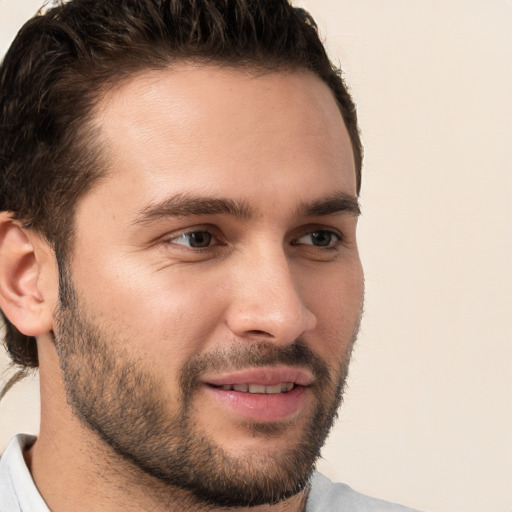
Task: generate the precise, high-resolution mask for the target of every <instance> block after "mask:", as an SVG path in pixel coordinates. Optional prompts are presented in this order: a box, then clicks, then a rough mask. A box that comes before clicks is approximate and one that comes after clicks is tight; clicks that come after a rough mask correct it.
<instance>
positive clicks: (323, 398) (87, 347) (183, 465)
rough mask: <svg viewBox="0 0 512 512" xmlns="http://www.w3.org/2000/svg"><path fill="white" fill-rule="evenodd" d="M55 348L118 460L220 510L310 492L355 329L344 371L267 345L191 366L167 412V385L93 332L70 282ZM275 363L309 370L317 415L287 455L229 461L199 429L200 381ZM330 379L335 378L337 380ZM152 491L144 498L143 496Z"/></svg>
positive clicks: (273, 429)
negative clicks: (217, 372)
mask: <svg viewBox="0 0 512 512" xmlns="http://www.w3.org/2000/svg"><path fill="white" fill-rule="evenodd" d="M56 326H57V328H56V332H55V343H56V347H57V351H58V354H59V359H60V364H61V370H62V376H63V380H64V384H65V386H66V393H67V399H68V402H69V403H70V404H71V406H72V409H73V412H74V414H75V415H76V416H77V417H78V418H79V420H80V421H81V423H82V424H83V425H84V426H85V427H87V428H88V429H90V430H92V431H94V432H95V433H96V434H97V435H99V437H100V438H101V439H102V440H103V441H104V442H105V443H106V444H107V446H108V447H109V448H110V449H112V450H113V451H114V452H115V453H116V454H117V456H119V457H121V458H122V459H123V460H124V461H127V462H128V463H130V464H131V466H132V467H133V468H134V469H135V471H142V472H143V473H144V474H145V475H149V476H151V477H153V478H156V479H157V480H158V482H159V486H160V487H161V484H164V486H165V487H166V488H168V489H169V492H170V493H172V492H173V489H174V491H176V489H181V490H182V491H185V492H186V493H187V494H188V495H189V496H190V497H191V502H192V503H194V502H195V503H196V504H198V505H199V504H204V505H209V506H216V507H247V506H256V505H263V504H275V503H278V502H280V501H282V500H285V499H287V498H289V497H291V496H293V495H295V494H297V493H298V492H300V491H301V490H303V489H304V488H305V487H306V486H307V485H308V483H309V480H310V477H311V475H312V472H313V470H314V467H315V462H316V460H317V458H318V457H319V454H320V449H321V447H322V446H323V444H324V442H325V439H326V438H327V435H328V433H329V431H330V429H331V427H332V425H333V423H334V420H335V418H336V416H337V410H338V408H339V406H340V404H341V401H342V396H343V389H344V386H345V380H346V377H347V373H348V363H349V359H350V353H351V350H352V345H353V342H354V340H355V337H356V334H357V327H356V328H355V332H354V333H353V337H352V340H351V341H350V343H349V346H348V347H347V350H346V353H345V354H343V358H342V360H341V362H338V363H337V366H338V368H334V367H330V366H329V365H327V364H326V363H325V362H324V361H323V360H322V359H321V358H320V357H319V356H318V355H316V354H315V353H314V352H313V351H312V350H311V349H310V348H309V347H308V346H307V344H306V343H304V342H303V341H302V340H296V341H295V342H294V343H293V344H291V345H288V346H286V347H278V346H276V345H274V344H272V343H271V342H267V341H261V342H257V343H255V344H248V345H246V346H237V347H234V348H233V349H231V350H229V351H228V352H225V351H222V352H220V351H219V352H209V353H207V354H201V355H198V356H194V357H192V358H191V359H190V360H189V361H188V362H187V363H186V364H185V365H184V366H183V368H182V369H181V372H180V378H179V383H180V389H179V391H180V398H179V400H177V401H176V403H174V404H171V405H173V406H174V407H173V409H174V412H170V407H169V402H170V398H169V394H165V393H164V392H162V389H165V388H164V384H163V383H162V382H159V381H157V379H156V378H155V376H154V374H153V373H152V372H151V371H148V370H147V369H146V368H144V364H142V363H141V362H140V361H138V360H137V359H135V358H133V356H131V357H130V356H129V355H128V351H127V350H126V349H125V348H124V347H125V345H127V344H128V343H129V340H125V339H119V336H116V335H115V334H113V333H112V332H111V331H112V329H110V330H109V329H107V328H106V327H105V326H101V325H98V323H94V322H93V321H91V319H90V318H89V317H88V315H87V311H86V309H85V308H84V307H81V306H80V305H79V301H78V300H77V296H76V293H75V292H74V290H73V288H72V286H71V285H70V283H67V286H66V300H65V305H63V306H62V307H61V308H60V310H59V311H58V312H57V313H56ZM278 364H284V365H291V366H299V367H302V368H307V369H309V370H311V371H312V373H313V375H314V376H315V383H314V385H313V386H312V388H311V391H312V393H313V395H314V407H313V411H312V412H311V413H310V416H309V418H305V419H304V426H303V428H302V435H301V436H298V438H297V437H296V436H294V438H293V439H292V438H290V439H289V441H290V443H289V445H288V446H287V447H286V448H283V450H282V451H280V452H276V451H273V452H272V453H266V454H265V453H263V451H262V450H258V453H255V450H252V451H250V452H246V453H244V454H243V456H239V457H235V456H231V455H230V454H228V453H227V451H226V450H224V449H223V448H222V447H221V446H219V445H218V444H216V443H215V441H214V440H213V439H211V438H210V437H209V436H208V433H207V432H205V431H202V430H201V429H200V428H199V427H198V426H197V425H196V424H195V422H194V419H193V413H194V397H195V394H196V392H197V391H198V386H199V378H200V376H201V375H203V374H205V373H206V372H207V371H211V370H217V369H218V370H226V369H228V370H237V369H242V368H247V367H254V366H275V365H278ZM333 376H334V377H333ZM246 428H247V430H248V434H250V435H251V436H252V437H259V438H261V442H262V446H264V444H265V440H266V439H268V438H271V437H273V436H278V435H283V434H284V433H286V430H287V429H288V428H290V425H289V424H288V423H287V422H277V423H253V422H248V423H247V424H246ZM146 492H147V491H146Z"/></svg>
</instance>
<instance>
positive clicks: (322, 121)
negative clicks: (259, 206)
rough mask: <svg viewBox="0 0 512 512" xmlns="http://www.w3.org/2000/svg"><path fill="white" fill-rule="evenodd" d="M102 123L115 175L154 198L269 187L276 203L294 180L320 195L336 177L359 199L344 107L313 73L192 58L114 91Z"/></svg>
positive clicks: (99, 116)
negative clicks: (231, 65) (248, 69)
mask: <svg viewBox="0 0 512 512" xmlns="http://www.w3.org/2000/svg"><path fill="white" fill-rule="evenodd" d="M96 120H97V122H98V124H99V133H100V135H99V136H100V139H101V140H100V142H101V145H102V146H103V150H104V151H105V153H106V161H107V165H108V170H107V179H106V181H107V182H108V181H110V180H111V181H118V185H119V184H121V183H122V188H123V190H124V192H128V191H129V190H130V189H133V191H134V192H135V191H136V193H137V197H140V198H141V200H142V199H143V198H142V196H144V200H146V201H147V202H151V201H154V200H158V198H159V197H158V196H161V195H162V194H165V193H167V194H171V193H172V194H176V193H189V192H197V193H201V194H203V195H204V194H205V193H206V194H212V195H215V194H221V195H224V196H225V195H226V192H230V193H232V194H236V195H238V196H240V195H247V196H250V195H251V193H253V195H256V196H257V195H258V194H261V192H262V183H266V184H267V185H268V186H267V188H265V189H264V190H263V192H264V194H265V195H268V197H269V200H276V198H277V197H278V196H279V194H277V193H276V192H277V191H279V192H280V195H281V196H282V195H283V194H285V193H286V192H287V191H289V190H290V187H291V186H292V188H293V185H294V184H295V185H296V187H300V188H301V189H302V190H307V191H311V192H312V193H314V191H315V190H316V189H320V188H322V183H325V182H326V179H330V183H329V184H328V185H326V187H327V186H329V187H333V186H334V187H336V188H338V189H341V190H342V191H343V192H345V193H350V194H353V195H355V170H354V160H353V152H352V147H351V144H350V139H349V137H348V134H347V131H346V129H345V126H344V123H343V119H342V117H341V114H340V111H339V109H338V107H337V104H336V101H335V99H334V97H333V95H332V93H331V91H330V90H329V88H328V87H327V86H326V85H325V84H324V83H323V82H322V81H321V80H320V79H319V78H317V77H316V76H315V75H313V74H311V73H309V72H307V71H280V72H272V73H258V72H256V71H255V72H246V71H242V70H238V69H232V68H226V67H219V66H214V65H192V64H182V65H179V66H173V67H172V68H169V69H163V70H155V71H148V72H145V73H142V74H139V75H138V76H136V77H133V78H131V79H130V80H129V81H125V82H124V83H122V84H121V85H120V86H119V87H118V88H116V89H115V90H113V91H110V92H109V93H107V94H106V95H105V96H104V97H103V99H102V101H101V102H100V104H99V106H98V108H97V112H96ZM334 182H336V183H334ZM324 188H325V187H324ZM326 192H329V191H325V190H319V193H322V194H325V193H326Z"/></svg>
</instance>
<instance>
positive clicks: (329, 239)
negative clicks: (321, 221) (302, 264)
mask: <svg viewBox="0 0 512 512" xmlns="http://www.w3.org/2000/svg"><path fill="white" fill-rule="evenodd" d="M340 240H341V236H340V235H338V234H337V233H335V232H334V231H328V230H326V229H317V230H315V231H312V232H311V233H307V234H306V235H303V236H301V237H300V238H298V239H297V240H295V241H294V242H293V245H299V244H304V245H313V246H314V247H332V246H334V245H335V244H336V243H337V242H339V241H340Z"/></svg>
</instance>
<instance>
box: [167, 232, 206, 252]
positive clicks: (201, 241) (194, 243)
mask: <svg viewBox="0 0 512 512" xmlns="http://www.w3.org/2000/svg"><path fill="white" fill-rule="evenodd" d="M212 240H213V236H212V234H211V233H210V232H208V231H191V232H189V233H183V234H181V235H180V236H177V237H176V238H173V239H172V240H170V242H171V243H174V244H179V245H187V246H189V247H193V248H197V249H202V248H205V247H209V246H210V245H211V243H212Z"/></svg>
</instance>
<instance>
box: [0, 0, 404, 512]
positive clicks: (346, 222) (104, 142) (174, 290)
mask: <svg viewBox="0 0 512 512" xmlns="http://www.w3.org/2000/svg"><path fill="white" fill-rule="evenodd" d="M0 112H1V116H2V128H1V130H2V131H1V133H0V145H1V146H0V147H1V149H0V171H1V173H2V189H1V193H0V194H1V205H0V210H1V211H2V213H1V217H0V308H1V310H2V313H3V316H4V319H5V330H6V339H5V342H6V346H7V348H8V351H9V353H10V355H11V357H12V359H13V361H14V362H15V363H17V364H18V365H21V366H22V367H25V368H30V367H38V368H39V372H40V382H41V408H42V414H41V428H40V434H39V436H38V438H37V439H35V438H32V437H29V436H23V435H20V436H18V437H16V438H15V439H14V440H13V441H12V442H11V444H10V445H9V447H8V448H7V450H6V452H5V453H4V455H3V457H2V459H1V462H0V489H1V493H0V509H1V510H2V511H4V510H6V511H14V510H15V511H23V512H28V511H30V512H33V511H43V510H44V511H46V510H52V511H56V512H59V511H65V510H73V511H96V510H102V511H118V510H119V511H120V510H123V511H131V510H137V511H139V510H152V511H160V510H162V511H164V510H165V511H174V510H195V511H201V510H209V511H214V510H225V509H227V508H231V509H236V510H245V509H247V508H249V507H250V508H251V510H256V511H258V510H265V511H272V510H276V511H299V510H307V511H317V510H347V511H348V510H350V511H355V510H390V511H391V510H408V509H405V508H404V507H400V506H398V505H392V504H386V503H384V502H382V501H379V500H374V499H372V498H368V497H364V496H362V495H360V494H357V493H356V492H354V491H352V490H351V489H350V488H348V487H346V486H344V485H341V484H337V485H335V484H331V483H330V482H329V481H328V480H327V479H325V478H324V477H322V476H320V475H318V474H316V473H314V465H315V461H316V459H317V457H318V455H319V451H320V449H321V447H322V445H323V443H324V440H325V438H326V436H327V434H328V432H329V429H330V428H331V425H332V422H333V419H334V417H335V416H336V411H337V409H338V406H339V404H340V402H341V398H342V392H343V387H344V382H345V378H346V375H347V368H348V364H349V359H350V353H351V350H352V346H353V343H354V340H355V337H356V334H357V330H358V325H359V320H360V315H361V308H362V301H363V274H362V269H361V264H360V260H359V256H358V250H357V243H356V225H357V216H358V213H359V206H358V200H357V196H358V193H359V189H360V177H361V153H362V151H361V146H360V140H359V135H358V129H357V120H356V114H355V108H354V106H353V103H352V101H351V98H350V96H349V94H348V93H347V91H346V89H345V86H344V84H343V82H342V80H341V78H340V76H339V73H338V72H337V71H336V70H335V69H334V68H333V67H332V65H331V64H330V62H329V60H328V58H327V56H326V54H325V51H324V49H323V47H322V44H321V43H320V41H319V39H318V35H317V32H316V29H315V25H314V22H313V20H312V19H311V17H310V16H309V15H308V14H307V13H306V12H304V11H303V10H300V9H294V8H292V7H291V6H290V5H289V4H288V3H287V2H285V1H284V0H281V1H277V0H272V1H270V0H268V1H258V2H254V1H250V0H223V1H221V0H217V1H214V0H203V1H200V2H199V1H193V0H187V1H183V0H181V1H178V0H168V1H156V0H120V1H116V2H109V1H107V0H72V1H70V2H68V3H64V4H59V5H57V6H55V7H54V8H51V9H48V10H47V11H46V12H45V13H44V14H42V15H40V16H37V17H36V18H34V19H33V20H31V21H29V22H28V23H27V24H26V25H25V27H24V28H23V29H22V31H21V32H20V34H19V35H18V36H17V38H16V40H15V41H14V43H13V45H12V46H11V49H10V50H9V52H8V54H7V56H6V58H5V60H4V63H3V65H2V69H1V75H0Z"/></svg>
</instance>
